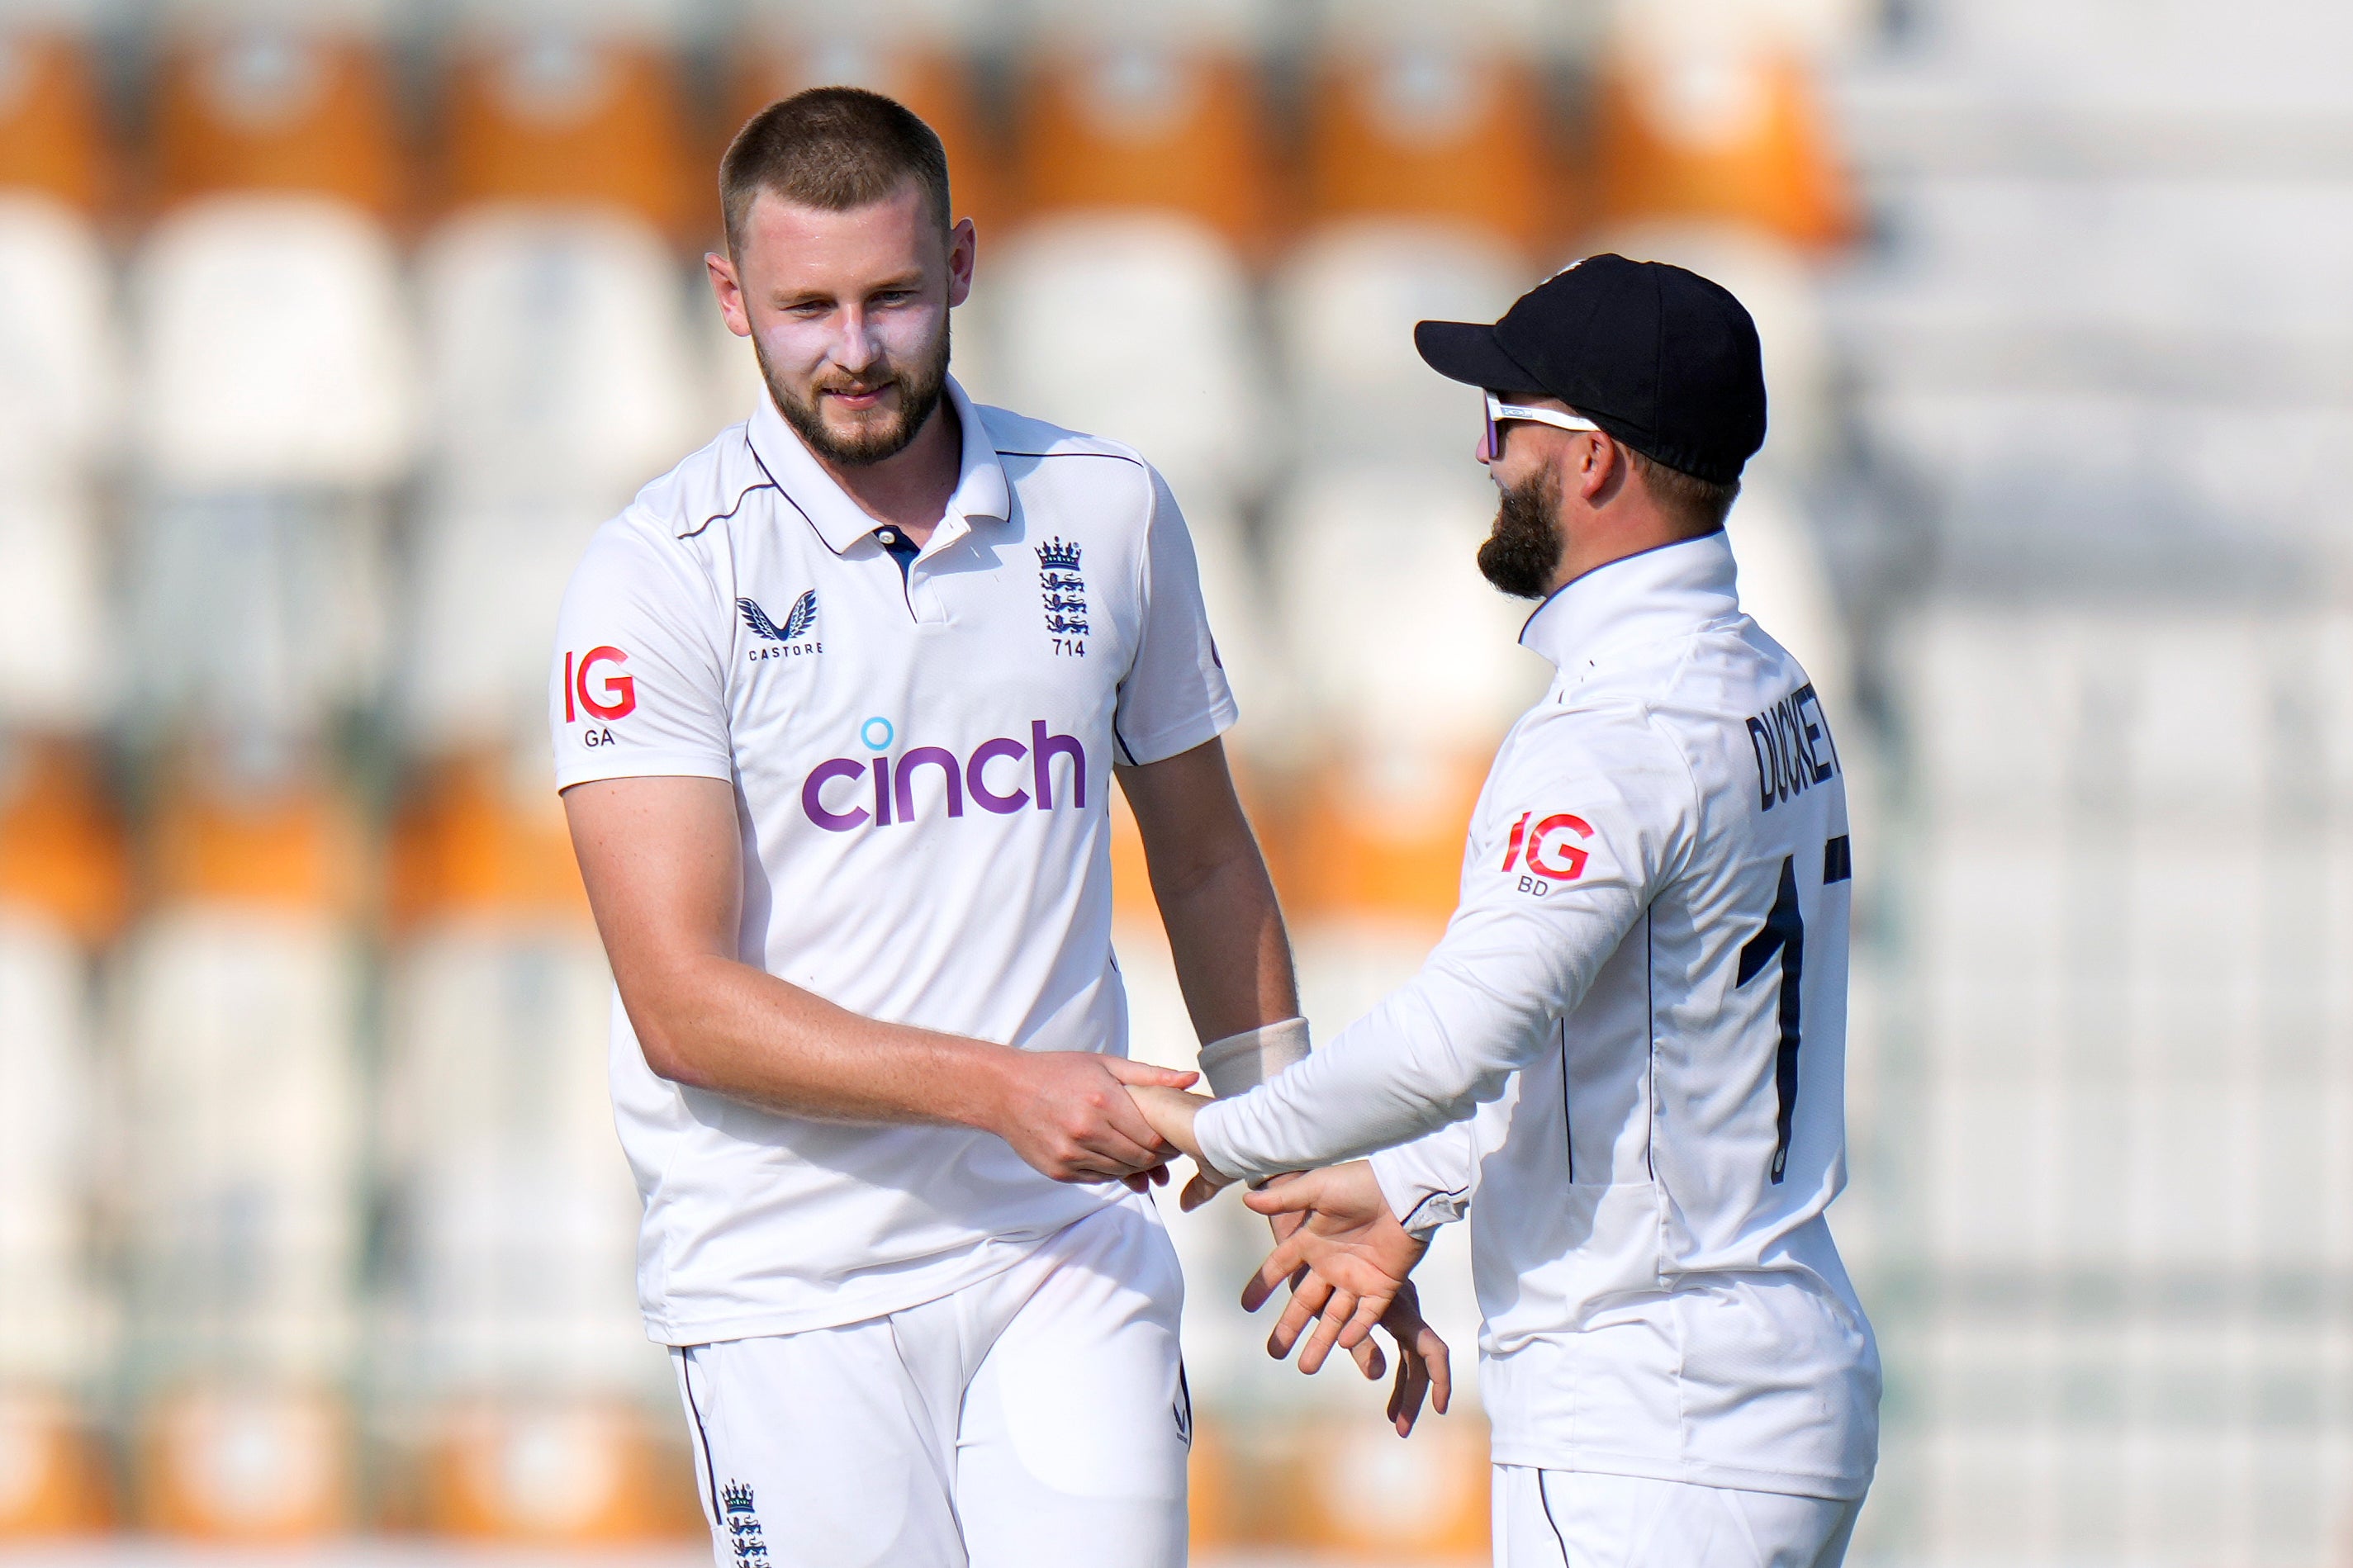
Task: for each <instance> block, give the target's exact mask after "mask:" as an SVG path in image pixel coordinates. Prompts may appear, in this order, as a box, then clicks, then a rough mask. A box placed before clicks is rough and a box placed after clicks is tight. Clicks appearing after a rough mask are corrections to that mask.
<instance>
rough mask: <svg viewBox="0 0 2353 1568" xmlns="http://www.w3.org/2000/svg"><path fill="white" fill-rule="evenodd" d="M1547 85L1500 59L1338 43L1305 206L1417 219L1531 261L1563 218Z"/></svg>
mask: <svg viewBox="0 0 2353 1568" xmlns="http://www.w3.org/2000/svg"><path fill="white" fill-rule="evenodd" d="M1307 166H1308V202H1307V205H1308V209H1309V211H1310V212H1311V213H1312V214H1314V216H1315V217H1317V218H1319V219H1323V220H1326V221H1329V220H1335V219H1347V218H1356V217H1367V216H1400V217H1418V218H1426V219H1431V220H1435V221H1437V222H1440V223H1447V224H1459V225H1463V226H1469V227H1472V228H1477V229H1481V230H1483V231H1486V232H1487V233H1489V234H1492V235H1493V236H1495V237H1499V238H1501V239H1503V240H1504V241H1507V242H1508V243H1510V244H1512V245H1514V246H1515V247H1518V248H1519V249H1521V250H1522V251H1524V252H1526V253H1528V254H1531V255H1533V254H1535V253H1536V252H1538V251H1539V250H1540V249H1542V248H1543V247H1545V246H1546V245H1547V244H1548V243H1549V242H1550V241H1551V240H1552V239H1553V237H1555V235H1556V234H1557V233H1558V232H1559V230H1560V229H1561V227H1562V226H1563V223H1562V221H1561V212H1560V210H1559V209H1560V205H1561V204H1560V200H1559V196H1558V192H1557V188H1556V187H1557V181H1556V179H1555V177H1554V171H1553V165H1552V148H1551V147H1550V146H1549V145H1548V144H1547V138H1546V112H1545V104H1544V95H1543V88H1542V84H1541V82H1540V81H1539V80H1538V79H1537V77H1536V73H1535V70H1534V69H1533V68H1531V66H1530V65H1529V64H1528V63H1527V62H1526V61H1525V60H1524V59H1520V58H1514V57H1513V56H1512V55H1510V54H1508V53H1506V52H1504V51H1503V50H1501V49H1498V50H1496V51H1494V52H1492V53H1491V52H1483V51H1481V52H1474V51H1472V50H1461V51H1454V50H1447V49H1438V48H1430V47H1397V48H1393V49H1388V50H1377V49H1362V48H1355V47H1347V46H1345V45H1341V46H1339V47H1335V48H1334V49H1332V50H1331V51H1330V52H1328V53H1327V54H1326V56H1325V58H1324V60H1323V62H1322V63H1321V65H1320V66H1319V67H1318V68H1317V71H1316V78H1315V85H1314V106H1313V110H1312V112H1311V116H1310V121H1309V131H1308V149H1307Z"/></svg>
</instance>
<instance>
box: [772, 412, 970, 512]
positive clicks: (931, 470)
mask: <svg viewBox="0 0 2353 1568" xmlns="http://www.w3.org/2000/svg"><path fill="white" fill-rule="evenodd" d="M810 455H811V456H812V457H815V458H817V460H818V466H819V467H821V468H824V469H825V471H826V472H827V473H828V474H830V475H832V476H833V481H834V483H836V484H838V485H839V486H840V487H841V488H842V490H843V491H844V493H846V494H847V495H848V496H849V499H850V500H854V501H856V502H857V503H858V507H859V510H861V511H863V512H865V513H866V515H867V516H869V517H871V518H872V519H873V520H874V521H876V522H878V523H881V522H887V523H889V524H891V525H892V527H893V528H897V529H900V530H902V531H904V532H905V534H906V535H907V537H908V538H909V539H912V540H913V541H914V542H916V543H917V544H918V545H923V544H927V543H929V542H931V537H932V530H933V529H934V528H937V527H938V526H939V523H940V519H941V518H942V517H944V516H945V515H946V514H947V510H948V498H949V497H950V496H953V495H955V488H956V480H957V479H958V478H959V477H961V476H962V474H963V472H964V426H963V424H962V422H961V421H959V420H958V419H957V418H956V412H955V405H954V404H953V403H951V402H950V401H949V400H948V399H946V398H944V397H943V398H941V399H940V401H939V405H938V406H937V407H935V408H934V409H933V410H932V414H931V417H929V418H928V419H925V420H924V421H923V428H922V429H920V430H918V431H916V432H915V438H914V439H913V440H912V441H910V442H908V443H907V444H906V446H904V447H902V448H900V449H899V450H898V451H897V452H895V453H893V454H892V455H891V456H890V457H888V458H883V459H882V460H881V462H879V463H860V464H858V465H855V466H851V465H849V464H842V463H835V462H830V461H828V459H827V458H825V456H824V455H823V454H821V453H817V452H812V453H811V454H810Z"/></svg>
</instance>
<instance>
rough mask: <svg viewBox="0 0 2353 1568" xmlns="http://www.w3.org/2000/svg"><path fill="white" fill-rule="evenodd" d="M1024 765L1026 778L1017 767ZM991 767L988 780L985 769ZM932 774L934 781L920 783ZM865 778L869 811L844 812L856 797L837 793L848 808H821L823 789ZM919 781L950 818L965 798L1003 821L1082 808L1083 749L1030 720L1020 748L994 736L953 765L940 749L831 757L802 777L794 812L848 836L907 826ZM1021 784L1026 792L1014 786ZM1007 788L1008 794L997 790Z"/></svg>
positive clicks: (1014, 742) (1084, 782) (837, 790)
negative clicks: (1058, 776)
mask: <svg viewBox="0 0 2353 1568" xmlns="http://www.w3.org/2000/svg"><path fill="white" fill-rule="evenodd" d="M1058 757H1059V758H1061V759H1063V760H1064V761H1065V762H1067V763H1068V764H1069V766H1068V768H1067V770H1066V773H1067V777H1068V780H1069V784H1070V788H1068V789H1067V790H1064V791H1062V792H1061V793H1060V794H1059V795H1058V794H1057V793H1056V792H1055V788H1054V784H1055V773H1056V769H1055V767H1054V761H1055V759H1056V758H1058ZM1025 759H1026V760H1027V761H1028V762H1029V769H1028V770H1027V773H1024V772H1023V770H1022V769H1021V767H1020V764H1021V763H1022V762H1023V761H1024V760H1025ZM992 763H994V764H997V768H996V773H995V778H994V780H993V781H992V779H991V775H990V766H991V764H992ZM927 771H928V773H935V774H936V775H937V778H936V780H934V779H932V778H929V777H926V776H925V775H926V773H927ZM860 778H863V779H868V780H870V781H871V787H872V790H873V796H872V803H871V806H870V805H849V802H850V801H851V800H853V799H857V798H859V797H858V796H856V795H851V794H849V792H848V791H847V790H845V789H842V788H839V787H836V788H835V790H834V798H835V800H836V801H837V802H838V803H839V804H840V805H843V806H845V807H847V809H845V810H835V809H834V808H833V807H832V806H828V805H826V801H825V797H826V794H827V790H828V786H829V785H835V786H838V785H839V784H847V783H848V781H849V780H852V779H860ZM918 778H923V780H924V792H925V794H926V795H932V796H934V797H941V796H944V799H945V801H946V805H947V814H948V816H963V815H964V807H965V800H966V799H967V798H969V799H970V800H971V802H972V803H973V804H974V805H977V806H978V807H980V809H981V810H983V811H986V812H991V813H994V814H995V815H997V816H1011V815H1012V814H1013V813H1015V812H1017V811H1052V810H1054V809H1056V808H1057V807H1058V806H1060V805H1062V804H1063V803H1064V802H1068V803H1069V805H1071V806H1072V807H1073V808H1074V809H1076V810H1080V811H1084V810H1085V809H1086V806H1087V749H1086V747H1084V746H1083V745H1082V744H1080V743H1079V741H1078V738H1077V737H1076V736H1073V735H1056V734H1051V733H1050V732H1049V731H1048V729H1047V725H1046V721H1044V720H1042V719H1037V720H1032V721H1030V724H1029V741H1028V742H1026V743H1025V742H1020V741H1017V740H1014V739H1013V738H1012V737H1010V736H1004V735H1000V736H997V737H995V738H994V739H991V740H987V741H983V742H981V743H980V744H978V745H977V746H975V747H974V748H973V749H972V752H971V753H970V754H969V755H968V756H966V757H965V758H964V759H962V760H961V761H959V760H958V758H957V756H956V754H955V752H951V751H949V750H948V749H947V748H945V747H944V746H914V747H911V748H909V749H908V750H906V751H903V752H900V753H899V754H898V756H897V757H895V758H893V757H887V756H877V757H874V758H871V759H870V760H868V761H864V762H860V761H859V760H858V759H857V758H854V757H832V758H828V760H826V761H825V762H822V763H818V765H817V766H815V767H813V768H811V769H810V770H809V773H808V777H807V778H806V779H804V780H803V781H802V782H801V809H802V810H803V811H805V812H807V813H808V819H809V820H810V821H811V822H814V823H816V824H817V825H818V826H819V827H822V828H824V829H825V830H826V831H827V832H828V833H851V832H855V831H856V830H857V829H859V828H860V827H889V826H892V825H893V824H894V823H908V822H912V821H913V820H914V818H915V813H916V805H915V787H916V781H917V779H918ZM1025 778H1026V780H1027V782H1028V784H1029V787H1028V788H1026V789H1025V788H1022V787H1019V786H1020V785H1021V784H1022V782H1023V781H1024V779H1025ZM1006 784H1012V785H1014V786H1015V787H1014V788H1013V789H1011V790H1009V791H1008V790H1006V789H1005V788H1003V786H1004V785H1006Z"/></svg>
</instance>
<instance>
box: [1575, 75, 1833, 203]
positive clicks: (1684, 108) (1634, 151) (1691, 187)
mask: <svg viewBox="0 0 2353 1568" xmlns="http://www.w3.org/2000/svg"><path fill="white" fill-rule="evenodd" d="M1592 145H1593V151H1594V158H1595V161H1596V163H1597V165H1598V171H1599V173H1598V181H1599V189H1598V192H1597V204H1598V205H1599V216H1601V218H1602V220H1603V221H1605V222H1623V221H1626V220H1630V219H1635V218H1659V217H1699V218H1714V219H1720V220H1729V221H1733V222H1737V223H1745V224H1747V225H1751V226H1755V227H1757V228H1760V229H1762V230H1764V231H1766V232H1767V233H1769V234H1775V235H1778V236H1781V237H1784V238H1786V239H1788V240H1790V241H1793V242H1795V243H1797V244H1799V245H1805V246H1830V245H1835V244H1837V243H1839V242H1841V241H1842V240H1845V239H1848V238H1850V237H1852V235H1853V233H1854V227H1855V214H1854V196H1853V194H1852V190H1851V189H1850V188H1849V184H1848V182H1847V177H1846V175H1845V174H1844V172H1843V171H1842V170H1841V167H1840V165H1839V163H1838V160H1837V157H1836V155H1835V154H1834V153H1833V152H1832V150H1831V142H1830V136H1829V131H1828V128H1827V126H1825V124H1824V123H1823V121H1822V118H1821V110H1820V105H1819V104H1818V103H1817V102H1816V101H1815V97H1814V87H1813V82H1812V78H1811V76H1810V73H1809V72H1808V70H1807V69H1806V68H1805V66H1804V64H1803V63H1802V62H1801V61H1800V60H1799V59H1797V58H1794V57H1792V56H1790V55H1788V54H1787V53H1780V52H1775V51H1773V50H1771V49H1769V48H1766V47H1727V48H1724V49H1720V50H1707V49H1692V50H1684V51H1680V52H1677V53H1674V54H1672V55H1668V54H1665V53H1662V52H1661V51H1658V50H1655V49H1652V48H1650V47H1644V46H1643V45H1641V44H1640V43H1631V42H1630V43H1627V44H1623V45H1621V46H1620V47H1618V48H1617V49H1616V50H1614V51H1613V52H1612V53H1611V55H1610V56H1609V58H1608V59H1607V60H1606V61H1605V63H1604V64H1603V66H1602V68H1601V72H1600V78H1599V85H1598V87H1597V89H1596V98H1595V110H1594V121H1593V126H1592Z"/></svg>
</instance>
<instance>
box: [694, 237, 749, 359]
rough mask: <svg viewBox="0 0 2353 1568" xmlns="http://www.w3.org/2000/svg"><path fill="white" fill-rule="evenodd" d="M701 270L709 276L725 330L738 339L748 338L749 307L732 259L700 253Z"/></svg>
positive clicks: (707, 252)
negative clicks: (725, 326) (725, 323)
mask: <svg viewBox="0 0 2353 1568" xmlns="http://www.w3.org/2000/svg"><path fill="white" fill-rule="evenodd" d="M702 269H703V270H704V271H705V272H706V273H708V274H710V277H711V292H712V296H713V297H714V298H716V299H717V300H718V301H719V314H720V315H721V316H722V317H723V319H724V320H725V321H726V322H727V330H728V331H731V332H733V333H734V334H735V335H736V336H737V337H739V338H748V337H750V336H751V335H752V315H751V306H750V304H749V302H748V301H746V300H744V284H743V280H742V279H741V278H740V277H738V275H737V274H736V271H735V262H734V260H733V258H731V257H726V256H722V255H721V254H720V253H719V252H717V251H715V250H706V251H704V252H703V253H702Z"/></svg>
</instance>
